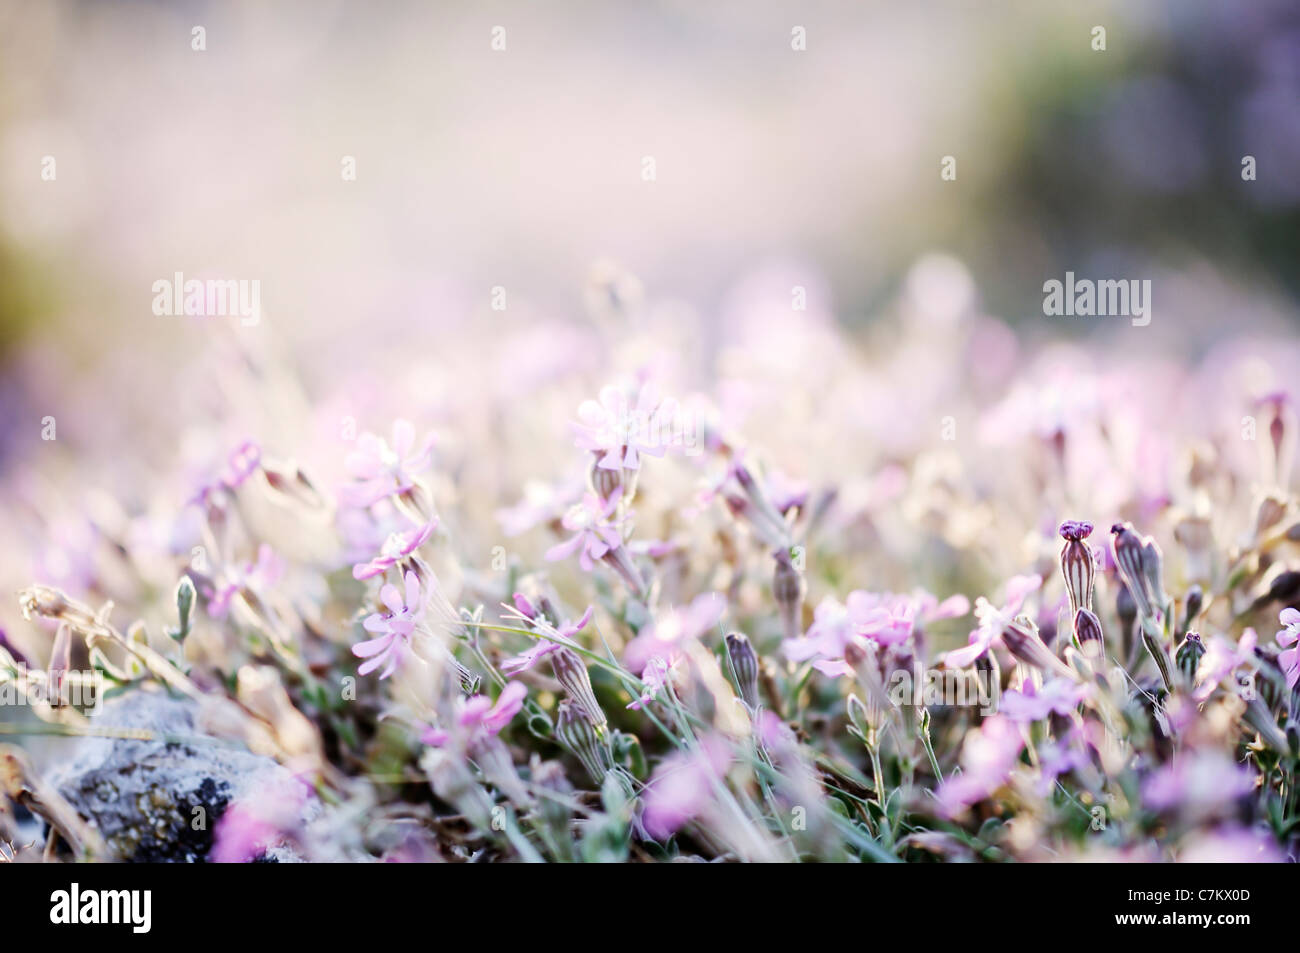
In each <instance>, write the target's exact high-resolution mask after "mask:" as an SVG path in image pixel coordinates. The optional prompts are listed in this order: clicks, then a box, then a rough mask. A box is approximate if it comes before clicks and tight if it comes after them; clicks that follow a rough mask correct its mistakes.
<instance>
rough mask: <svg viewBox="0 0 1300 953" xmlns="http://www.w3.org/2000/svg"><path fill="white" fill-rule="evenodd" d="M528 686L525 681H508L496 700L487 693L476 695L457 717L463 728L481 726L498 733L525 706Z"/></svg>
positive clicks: (484, 729)
mask: <svg viewBox="0 0 1300 953" xmlns="http://www.w3.org/2000/svg"><path fill="white" fill-rule="evenodd" d="M527 695H528V688H527V687H526V686H525V685H524V683H523V682H506V685H505V687H504V688H502V689H501V694H500V695H499V696H498V697H497V700H496V701H495V702H493V701H492V699H491V698H489V697H488V696H486V695H475V696H474V697H473V698H471V699H469V700H468V701H467V702H466V703H465V707H464V708H463V709H462V710H461V713H460V717H459V718H458V719H457V722H458V724H459V725H460V726H461V727H462V728H467V729H470V731H473V730H475V729H478V728H481V729H482V730H483V731H486V732H487V733H488V734H490V735H497V734H500V733H501V730H502V729H503V728H505V726H506V725H508V724H510V720H511V719H512V718H514V717H515V715H517V714H519V709H521V708H523V707H524V698H525V697H527Z"/></svg>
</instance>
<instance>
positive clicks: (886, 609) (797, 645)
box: [781, 589, 970, 677]
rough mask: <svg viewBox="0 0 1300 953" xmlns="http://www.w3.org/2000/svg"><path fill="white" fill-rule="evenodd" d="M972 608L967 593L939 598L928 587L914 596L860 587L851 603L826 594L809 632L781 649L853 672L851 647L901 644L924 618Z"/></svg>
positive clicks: (827, 670) (836, 672)
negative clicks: (842, 601)
mask: <svg viewBox="0 0 1300 953" xmlns="http://www.w3.org/2000/svg"><path fill="white" fill-rule="evenodd" d="M969 611H970V601H969V600H968V599H967V598H966V597H965V596H962V595H956V596H952V597H950V598H948V599H945V600H944V601H943V602H939V600H938V599H936V598H935V597H934V596H933V595H931V594H930V593H928V592H926V591H925V590H923V589H918V590H917V591H916V592H914V593H912V594H911V595H910V596H908V595H897V594H895V593H876V592H864V591H863V590H861V589H856V590H854V591H853V592H850V593H849V597H848V602H847V604H846V605H840V603H839V602H837V601H836V600H834V599H831V598H826V599H823V600H822V602H821V604H820V605H818V606H817V609H816V610H815V612H814V613H813V624H812V625H810V626H809V627H808V632H807V633H806V634H805V635H804V636H803V637H802V638H798V639H787V640H785V641H784V642H782V643H781V650H782V651H783V652H784V653H785V656H786V658H788V659H790V661H792V662H804V661H807V660H809V659H812V660H813V663H812V665H813V668H815V669H817V671H819V672H821V673H822V674H824V675H829V676H831V677H839V676H842V675H852V674H853V666H851V665H850V664H849V663H848V662H847V661H846V653H847V651H848V649H849V647H850V646H852V645H856V646H858V647H860V648H865V647H867V643H873V644H874V645H877V646H880V647H882V648H885V647H888V646H891V645H898V644H900V643H903V642H906V641H907V639H908V638H909V637H910V636H911V635H912V630H913V628H914V627H915V626H916V625H917V624H918V623H926V622H931V621H934V620H937V619H952V618H957V617H959V616H963V615H965V614H966V613H967V612H969Z"/></svg>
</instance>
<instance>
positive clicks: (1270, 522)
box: [1255, 495, 1286, 537]
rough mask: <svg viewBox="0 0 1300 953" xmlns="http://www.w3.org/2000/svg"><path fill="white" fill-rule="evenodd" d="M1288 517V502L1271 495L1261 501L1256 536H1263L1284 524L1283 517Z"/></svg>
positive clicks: (1256, 523)
mask: <svg viewBox="0 0 1300 953" xmlns="http://www.w3.org/2000/svg"><path fill="white" fill-rule="evenodd" d="M1285 515H1286V501H1285V500H1282V499H1279V498H1278V497H1276V496H1273V495H1269V496H1266V497H1264V499H1263V500H1261V501H1260V504H1259V510H1258V511H1257V512H1256V514H1255V535H1256V536H1257V537H1260V536H1263V535H1264V534H1265V533H1267V532H1268V531H1269V530H1270V529H1272V528H1273V527H1274V526H1276V525H1277V524H1278V523H1280V522H1282V517H1283V516H1285Z"/></svg>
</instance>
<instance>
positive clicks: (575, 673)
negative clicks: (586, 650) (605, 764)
mask: <svg viewBox="0 0 1300 953" xmlns="http://www.w3.org/2000/svg"><path fill="white" fill-rule="evenodd" d="M551 667H552V668H553V669H554V670H555V677H556V679H557V680H558V681H559V683H560V684H561V685H563V686H564V690H565V691H566V692H567V693H568V695H569V700H570V701H572V702H573V704H574V705H575V706H577V707H578V708H579V709H580V710H581V711H582V713H583V714H584V715H586V717H587V720H588V721H590V722H591V723H592V724H593V725H604V724H605V721H606V719H605V712H604V710H603V709H602V708H601V707H600V703H599V702H598V701H596V693H595V692H594V691H593V690H592V687H591V676H590V675H588V674H587V666H586V665H585V664H584V663H583V661H582V657H581V656H580V655H578V653H577V652H575V651H573V649H571V648H569V647H568V646H562V647H561V648H560V649H559V650H557V651H555V652H552V653H551Z"/></svg>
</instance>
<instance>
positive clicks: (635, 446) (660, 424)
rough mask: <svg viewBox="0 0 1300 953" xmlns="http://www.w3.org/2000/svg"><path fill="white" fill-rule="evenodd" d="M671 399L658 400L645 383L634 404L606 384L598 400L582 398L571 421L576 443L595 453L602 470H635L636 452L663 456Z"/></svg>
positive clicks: (655, 391) (669, 430)
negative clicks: (574, 421)
mask: <svg viewBox="0 0 1300 953" xmlns="http://www.w3.org/2000/svg"><path fill="white" fill-rule="evenodd" d="M675 408H676V405H675V404H674V403H673V402H672V401H660V399H659V394H658V389H657V388H655V387H654V385H653V384H644V385H642V387H641V388H640V389H639V390H638V391H637V397H636V405H635V406H629V401H628V398H627V396H626V395H625V394H624V393H623V391H621V390H619V389H618V388H617V387H606V388H603V389H602V390H601V392H600V400H599V401H595V400H588V401H584V402H583V403H582V405H581V406H580V407H579V408H578V418H579V420H578V423H575V424H574V425H573V429H574V432H575V434H576V435H577V439H576V441H575V442H576V443H577V445H578V446H579V447H581V448H582V449H583V450H590V451H592V452H593V453H595V454H597V456H598V458H599V459H598V460H597V462H596V465H597V466H598V467H600V468H601V469H602V470H624V469H626V470H636V469H638V468H639V467H640V466H641V461H640V457H639V454H642V453H648V454H650V456H652V457H662V456H663V455H664V452H665V451H666V450H667V449H668V444H669V442H670V441H671V439H672V428H671V417H672V414H673V412H674V410H675Z"/></svg>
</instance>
